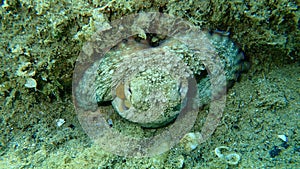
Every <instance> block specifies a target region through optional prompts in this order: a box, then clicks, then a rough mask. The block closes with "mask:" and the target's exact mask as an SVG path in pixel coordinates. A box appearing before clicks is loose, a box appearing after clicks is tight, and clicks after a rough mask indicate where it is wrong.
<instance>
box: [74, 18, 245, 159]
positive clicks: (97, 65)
mask: <svg viewBox="0 0 300 169" xmlns="http://www.w3.org/2000/svg"><path fill="white" fill-rule="evenodd" d="M158 16H161V14H156V13H155V14H152V13H151V14H140V15H138V16H135V17H136V18H134V19H129V20H126V21H124V20H122V19H121V20H120V21H119V22H117V23H115V24H114V25H117V26H112V27H111V28H108V29H105V30H99V31H98V32H97V33H96V34H95V35H94V37H92V39H94V40H92V41H91V42H88V43H87V44H86V45H85V46H84V47H83V52H82V53H81V57H79V59H78V61H77V63H76V64H77V67H76V68H75V72H74V78H73V96H74V103H75V106H76V107H77V109H78V110H80V113H79V116H80V117H79V118H81V119H83V121H84V120H90V122H85V121H84V122H82V125H83V128H88V129H87V130H88V132H89V133H88V134H89V135H99V136H98V137H100V135H101V137H102V136H103V135H105V132H106V131H109V130H110V129H109V125H106V124H100V122H99V120H97V118H106V120H103V121H101V120H100V121H101V122H107V119H111V117H108V116H109V114H112V113H115V114H118V116H120V117H121V118H123V119H125V120H127V121H128V122H130V123H133V124H136V125H137V126H140V127H142V128H151V129H158V128H164V127H166V126H172V125H173V127H174V126H175V128H174V131H172V129H170V128H169V129H168V130H170V132H175V130H176V129H177V128H176V126H177V127H178V126H179V127H180V124H179V123H178V122H177V123H176V120H177V119H183V122H184V123H185V124H186V123H189V122H190V123H191V125H188V126H186V127H183V128H182V127H181V128H178V129H180V130H184V132H187V131H188V130H189V129H191V127H192V126H193V123H192V122H193V121H195V119H196V117H197V111H198V109H199V107H202V106H204V105H206V104H209V103H210V102H211V101H212V100H214V99H218V97H221V96H222V95H223V94H224V92H226V88H227V87H228V86H230V85H232V84H233V82H234V81H236V80H237V79H238V77H239V75H240V73H241V72H242V71H244V70H245V68H246V62H245V58H244V54H243V52H242V51H241V50H240V49H239V48H238V47H237V46H236V45H235V43H234V42H233V41H232V40H230V39H229V37H228V35H227V34H222V33H220V32H219V31H216V32H210V31H196V32H195V31H193V30H194V27H193V28H191V27H190V25H189V24H185V23H183V22H182V21H181V20H172V19H164V18H163V17H161V18H162V19H160V20H159V21H158V20H157V19H156V18H157V17H158ZM129 22H130V24H129V25H128V23H129ZM182 23H183V24H182ZM119 25H122V26H119ZM174 25H176V26H174ZM182 32H184V33H182ZM197 37H200V38H199V39H198V38H197ZM104 41H105V42H107V43H103V42H104ZM199 49H201V50H199ZM223 74H224V76H222V75H223ZM217 77H218V78H217ZM107 105H110V106H111V107H110V108H108V109H109V111H107V110H106V108H105V111H104V109H102V110H101V111H99V112H100V113H101V115H100V116H99V115H98V114H97V113H95V112H96V111H97V110H98V109H99V107H101V106H107ZM105 112H110V113H105ZM182 112H186V113H182ZM189 112H191V114H189ZM212 116H213V117H216V118H218V116H219V114H213V115H212ZM185 118H187V119H185ZM91 121H92V122H91ZM89 123H92V124H89ZM210 125H211V126H216V124H215V123H214V122H210ZM99 126H100V127H99ZM110 127H111V126H110ZM204 127H205V126H204ZM91 128H93V129H91ZM94 128H97V129H101V130H103V131H102V133H101V134H99V133H97V132H96V129H94ZM207 128H209V127H207ZM104 131H105V132H104ZM109 132H110V131H109ZM184 132H182V133H184ZM212 132H213V130H212V131H211V130H210V131H208V132H207V134H203V135H202V137H203V138H204V137H206V135H210V134H211V133H212ZM111 133H114V132H111ZM111 135H114V134H111ZM182 136H183V135H181V136H179V135H176V134H174V135H172V137H174V138H172V139H171V138H170V139H169V140H164V139H162V138H160V139H157V140H159V141H165V142H168V141H169V142H170V141H171V140H177V138H181V137H182ZM93 137H94V136H93ZM111 137H112V136H111ZM116 137H117V136H116ZM117 138H119V137H117ZM175 138H176V139H175ZM115 140H118V139H115ZM124 140H126V139H124ZM124 140H123V138H120V140H119V141H124ZM153 140H154V139H150V141H149V140H148V141H149V142H151V143H149V142H148V141H144V140H142V141H141V140H138V141H136V143H137V144H140V145H142V146H139V147H143V146H144V147H146V148H145V149H146V150H140V151H137V149H136V148H133V147H130V148H128V147H126V148H124V149H126V152H125V150H124V152H122V153H120V152H119V151H120V150H119V149H122V148H118V147H116V148H115V149H114V148H112V147H108V148H109V149H113V150H112V151H115V153H116V152H117V153H118V154H127V155H128V152H129V154H131V155H137V154H138V155H140V154H151V153H149V152H156V151H157V152H160V151H158V149H157V147H160V146H161V145H164V144H160V143H157V142H155V141H153ZM106 141H107V139H106ZM125 142H126V141H125ZM127 142H134V141H133V140H130V139H129V140H127ZM175 142H176V141H174V144H175ZM177 142H178V141H177ZM103 144H105V143H104V141H103ZM116 144H117V141H116ZM169 144H170V145H168V146H166V147H168V148H169V147H171V146H172V145H174V144H173V142H172V143H171V142H170V143H169ZM110 145H113V144H110ZM118 145H119V146H121V145H120V144H118ZM158 145H160V146H158ZM155 146H156V147H155ZM160 148H161V147H160ZM161 149H162V150H165V149H167V148H165V149H164V148H161ZM162 150H161V151H162ZM136 152H138V153H136Z"/></svg>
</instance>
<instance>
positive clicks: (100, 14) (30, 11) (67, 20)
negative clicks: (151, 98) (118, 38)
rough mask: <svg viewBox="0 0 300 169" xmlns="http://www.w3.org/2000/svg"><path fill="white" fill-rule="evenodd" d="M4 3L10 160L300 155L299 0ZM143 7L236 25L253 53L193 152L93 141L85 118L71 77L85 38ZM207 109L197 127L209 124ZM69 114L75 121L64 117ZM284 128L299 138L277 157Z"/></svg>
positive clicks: (290, 159)
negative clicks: (124, 151)
mask: <svg viewBox="0 0 300 169" xmlns="http://www.w3.org/2000/svg"><path fill="white" fill-rule="evenodd" d="M0 4H1V3H0ZM1 5H2V6H1V8H0V19H1V22H0V27H1V32H0V39H1V40H0V47H1V48H0V49H1V50H0V56H1V66H0V68H1V69H0V70H1V71H0V103H1V105H0V114H1V116H0V122H1V124H0V126H1V134H0V136H1V137H0V155H1V157H0V168H30V167H39V168H83V167H87V168H101V167H102V168H118V167H119V168H121V167H122V168H132V166H139V167H140V168H151V167H153V168H162V167H163V166H165V168H181V167H184V168H192V167H194V168H200V167H206V168H226V167H228V166H227V164H225V163H223V161H221V160H218V158H217V157H216V156H215V155H214V152H213V151H214V149H215V148H216V147H218V146H221V145H226V146H228V147H234V151H236V152H238V153H239V154H241V158H242V159H241V161H240V163H239V167H241V168H249V167H251V166H253V167H274V166H277V167H279V168H285V167H288V168H296V165H297V163H298V164H299V146H300V145H299V142H300V141H299V140H300V138H299V136H298V135H297V133H299V127H300V126H299V122H298V121H299V111H300V110H299V107H300V106H299V99H300V98H299V94H300V91H299V86H300V84H299V83H300V81H299V77H298V76H299V74H300V72H299V49H300V45H299V41H300V33H299V17H300V16H299V15H300V14H299V3H298V4H297V2H296V1H292V0H289V1H288V0H280V1H259V2H257V1H252V0H247V1H241V0H235V1H229V2H228V1H223V0H214V1H189V2H188V3H186V2H184V3H183V2H180V1H175V0H173V1H152V2H143V1H97V0H95V1H87V2H84V1H72V2H70V1H51V2H45V1H41V0H29V1H23V0H20V1H17V0H13V1H3V2H2V4H1ZM140 11H156V12H157V11H160V12H165V13H169V14H172V15H175V16H179V17H183V18H185V19H187V20H189V21H190V22H192V23H194V24H195V25H198V26H200V27H203V28H204V29H208V30H221V31H226V32H230V37H231V38H232V39H233V40H234V41H235V42H237V43H238V44H239V45H240V46H241V48H242V49H243V50H244V52H245V55H246V57H247V58H248V59H249V60H250V61H251V63H252V67H251V69H250V70H249V72H248V73H246V74H244V75H242V78H241V80H240V82H239V83H236V84H235V86H234V87H233V88H232V89H230V90H229V93H228V96H227V105H226V110H225V113H224V117H223V118H222V123H221V124H220V127H219V128H218V129H217V131H216V132H215V134H214V135H213V136H212V137H211V139H210V140H208V141H207V142H205V143H204V144H202V145H199V146H198V148H197V149H195V150H194V151H192V152H186V151H185V150H184V149H181V148H180V146H178V147H175V148H173V149H172V150H170V151H169V152H167V153H165V154H163V155H161V156H158V157H153V158H145V159H129V158H125V157H118V156H114V155H110V154H108V153H105V152H103V151H102V150H101V149H99V148H98V147H96V146H94V145H93V144H92V143H91V141H90V140H89V139H88V138H87V136H86V134H85V133H84V131H83V130H82V129H81V127H80V124H79V123H78V121H77V117H76V114H75V112H74V109H73V105H72V101H71V100H72V99H71V98H70V97H71V81H72V70H73V68H74V64H75V61H76V58H77V56H78V54H79V52H80V50H81V47H82V43H83V42H85V41H86V40H88V39H89V38H90V36H91V35H92V33H93V32H94V30H95V29H96V28H98V27H99V26H103V25H105V23H106V22H108V21H110V20H113V19H117V18H120V17H121V16H124V15H127V14H130V13H135V12H140ZM103 27H104V28H105V26H103ZM292 62H296V63H295V64H291V63H292ZM28 63H30V64H28ZM18 70H21V72H23V73H24V74H23V73H21V74H18V73H17V72H18ZM32 72H35V73H32ZM29 77H30V78H33V79H35V80H36V82H37V88H36V90H35V89H32V88H26V87H25V83H26V80H27V78H29ZM245 86H246V87H245ZM206 110H207V108H206V107H205V108H204V110H202V111H200V115H199V117H198V119H197V124H196V125H195V127H194V129H193V130H195V131H199V130H200V129H201V124H202V123H203V120H201V119H202V118H205V111H206ZM202 116H203V117H202ZM60 118H62V119H65V120H66V123H65V124H63V125H62V126H61V127H58V126H56V122H55V121H56V120H57V119H60ZM277 134H286V135H287V136H288V138H289V141H288V144H289V147H288V148H286V149H285V148H283V147H281V149H282V152H281V153H280V155H279V156H277V157H275V158H271V157H270V156H269V154H268V151H269V150H270V149H271V148H272V146H274V145H276V146H280V145H281V144H282V142H281V140H279V139H278V138H277ZM254 140H255V141H254ZM182 159H184V161H183V163H184V165H183V164H182V163H181V162H182Z"/></svg>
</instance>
